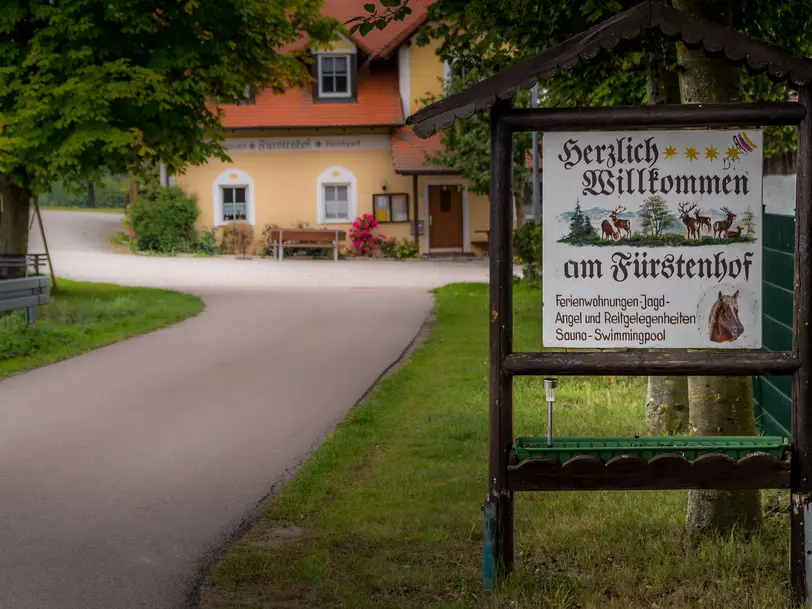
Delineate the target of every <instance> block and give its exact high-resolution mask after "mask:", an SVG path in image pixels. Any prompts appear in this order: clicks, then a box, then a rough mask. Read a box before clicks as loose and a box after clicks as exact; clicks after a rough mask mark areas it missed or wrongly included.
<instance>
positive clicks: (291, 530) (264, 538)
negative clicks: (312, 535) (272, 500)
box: [246, 526, 304, 548]
mask: <svg viewBox="0 0 812 609" xmlns="http://www.w3.org/2000/svg"><path fill="white" fill-rule="evenodd" d="M303 534H304V529H302V527H297V526H289V527H276V528H273V529H271V530H269V531H263V532H262V534H260V535H257V536H256V538H255V539H254V538H251V537H249V538H246V543H247V544H248V545H249V546H252V547H254V548H278V547H280V546H282V545H284V544H286V543H289V542H291V541H295V540H296V539H299V538H300V537H301V536H302V535H303Z"/></svg>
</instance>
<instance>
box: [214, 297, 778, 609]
mask: <svg viewBox="0 0 812 609" xmlns="http://www.w3.org/2000/svg"><path fill="white" fill-rule="evenodd" d="M540 305H541V293H540V291H538V290H534V289H532V288H529V287H526V286H524V285H519V286H517V289H516V319H515V327H516V341H515V344H516V348H517V349H520V350H537V349H538V348H539V346H540V344H541V328H540V326H541V314H540V310H541V306H540ZM436 312H437V319H436V323H435V325H434V327H433V330H432V332H431V335H430V338H429V339H428V341H427V342H426V343H425V344H424V345H423V346H422V347H421V348H420V349H418V350H417V351H416V352H415V354H414V355H413V357H412V358H411V360H410V361H409V362H408V363H406V364H405V365H404V366H403V367H402V368H400V369H399V370H398V371H397V372H395V373H394V374H393V375H391V376H389V377H388V378H386V379H384V380H383V381H382V382H381V383H380V384H379V386H378V387H377V388H376V390H375V391H374V392H372V393H371V394H370V395H369V397H368V398H367V399H366V400H365V401H364V403H363V404H361V405H360V406H359V407H357V408H356V409H355V410H353V412H352V413H351V415H350V416H348V417H347V418H346V419H345V420H344V421H343V423H342V424H341V425H340V426H339V427H338V429H337V430H336V432H335V433H334V434H332V435H331V436H330V437H329V438H328V439H327V440H326V441H325V442H324V444H323V445H322V446H321V447H320V448H319V449H318V450H316V451H315V453H314V454H313V456H312V457H311V458H310V459H309V460H308V461H307V462H306V463H305V465H304V466H303V467H302V469H301V470H300V472H299V474H298V475H297V476H296V477H295V478H294V479H293V480H292V481H291V482H290V483H288V484H287V486H285V487H284V488H283V490H282V492H281V494H280V495H279V496H278V497H277V498H276V499H275V500H274V501H273V502H272V503H271V504H270V506H269V507H268V508H267V509H266V510H265V512H264V513H263V516H262V518H261V520H260V521H259V523H258V524H257V525H256V526H255V527H254V529H253V530H252V531H251V532H250V533H249V534H248V535H247V536H246V537H245V538H244V539H242V540H241V541H240V542H238V543H237V544H235V545H234V546H232V547H231V549H230V550H229V551H228V552H227V553H226V554H225V556H223V557H222V559H221V561H220V562H219V563H218V564H216V565H214V566H213V567H212V569H211V571H210V573H209V576H208V579H207V586H206V587H205V588H204V590H203V597H202V601H203V603H202V606H203V607H206V608H207V609H211V608H215V607H232V608H237V607H240V608H243V609H245V608H253V607H257V608H259V607H280V608H289V609H305V608H306V609H316V608H323V607H341V608H348V609H349V608H371V609H378V608H381V609H385V608H395V607H409V608H412V607H413V608H422V607H436V608H443V609H452V608H455V609H457V608H459V609H462V608H469V607H494V608H496V607H500V608H501V607H510V608H544V607H559V608H570V609H576V608H580V609H587V608H590V609H591V608H617V609H621V608H623V609H628V608H634V609H637V608H644V607H658V608H663V607H673V608H685V609H688V608H691V609H693V608H696V607H708V608H736V609H743V608H764V609H780V608H782V607H788V606H789V601H788V595H789V592H788V556H787V552H788V539H789V537H788V520H787V518H786V516H785V515H781V516H775V515H769V516H767V517H766V518H765V524H764V530H763V533H762V534H760V535H759V536H756V537H753V538H751V539H749V540H747V539H741V538H735V537H730V538H726V539H722V540H705V541H699V542H694V541H692V540H691V539H690V538H688V537H687V536H686V535H685V534H684V528H683V525H684V519H685V492H684V491H668V492H654V491H637V492H590V493H584V492H572V493H549V494H542V493H527V494H519V495H518V497H517V500H516V543H517V565H516V567H517V568H516V570H515V572H514V574H513V575H512V577H511V578H510V579H509V580H508V581H507V582H505V583H504V584H503V585H501V586H500V587H499V588H498V589H497V591H496V592H494V593H492V594H490V595H486V594H484V593H483V592H482V589H481V555H482V529H483V516H482V513H481V511H480V505H481V504H482V502H483V500H484V498H485V493H486V478H487V473H486V472H487V435H488V421H487V410H488V405H487V404H488V369H487V338H488V334H487V286H485V285H463V284H457V285H453V286H448V287H446V288H443V289H440V290H438V291H437V307H436ZM515 396H516V399H515V401H516V421H515V433H516V435H544V434H545V430H546V410H545V407H544V390H543V387H542V384H541V379H540V378H538V379H536V378H519V379H517V382H516V388H515ZM644 402H645V383H644V380H643V379H639V378H611V377H609V378H593V379H590V380H587V379H584V378H575V379H570V378H564V379H561V380H560V384H559V390H558V395H557V399H556V408H557V415H556V432H557V434H558V435H628V434H635V433H640V432H642V431H643V425H644V423H643V421H644ZM767 495H768V493H765V497H766V496H767ZM777 499H780V501H781V506H782V507H784V508H785V507H786V497H785V496H784V495H783V494H782V495H776V494H774V493H769V500H770V501H769V503H772V502H773V501H775V500H777ZM778 511H779V510H769V513H770V514H774V513H776V512H778ZM784 513H785V510H784Z"/></svg>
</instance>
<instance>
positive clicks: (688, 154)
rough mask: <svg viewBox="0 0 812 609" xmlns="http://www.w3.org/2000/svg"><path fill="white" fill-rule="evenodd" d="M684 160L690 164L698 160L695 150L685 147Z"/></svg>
mask: <svg viewBox="0 0 812 609" xmlns="http://www.w3.org/2000/svg"><path fill="white" fill-rule="evenodd" d="M685 158H686V159H688V160H689V161H691V162H692V163H693V162H694V161H695V160H697V159H698V158H699V154H698V153H697V151H696V148H694V147H693V146H687V147H686V148H685Z"/></svg>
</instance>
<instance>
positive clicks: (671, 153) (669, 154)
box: [665, 146, 677, 159]
mask: <svg viewBox="0 0 812 609" xmlns="http://www.w3.org/2000/svg"><path fill="white" fill-rule="evenodd" d="M676 154H677V149H676V148H674V147H673V146H669V147H668V148H666V149H665V158H667V159H670V158H671V157H672V156H676Z"/></svg>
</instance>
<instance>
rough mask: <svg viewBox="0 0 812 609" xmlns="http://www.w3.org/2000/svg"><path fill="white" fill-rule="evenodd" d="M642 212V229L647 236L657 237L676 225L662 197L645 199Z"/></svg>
mask: <svg viewBox="0 0 812 609" xmlns="http://www.w3.org/2000/svg"><path fill="white" fill-rule="evenodd" d="M640 210H641V211H642V212H643V215H642V218H641V221H640V228H642V229H643V233H644V234H646V235H653V236H655V237H656V236H657V235H661V234H662V233H663V231H664V230H665V229H667V228H671V227H672V226H673V225H674V218H672V217H671V213H670V212H669V210H668V204H667V203H666V200H665V199H664V198H663V197H661V196H660V195H652V196H650V197H648V198H647V199H645V200H644V201H643V204H642V205H640Z"/></svg>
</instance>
